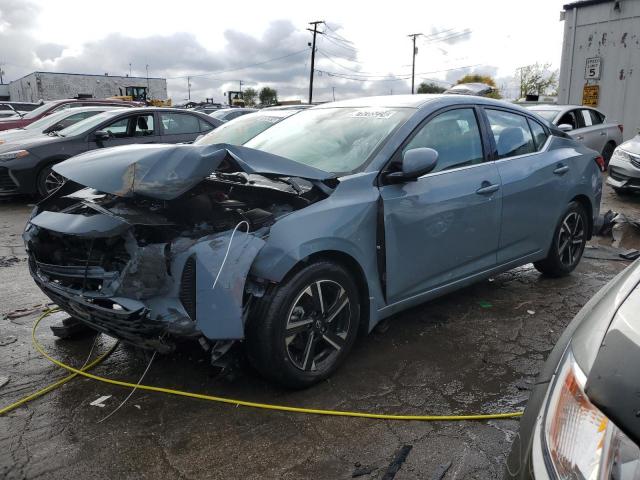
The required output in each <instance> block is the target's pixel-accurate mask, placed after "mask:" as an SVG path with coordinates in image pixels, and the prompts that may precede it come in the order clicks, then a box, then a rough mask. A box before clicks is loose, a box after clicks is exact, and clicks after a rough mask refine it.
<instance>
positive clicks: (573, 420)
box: [506, 261, 640, 480]
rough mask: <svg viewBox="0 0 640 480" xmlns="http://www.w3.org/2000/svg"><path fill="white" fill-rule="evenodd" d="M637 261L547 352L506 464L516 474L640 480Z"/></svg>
mask: <svg viewBox="0 0 640 480" xmlns="http://www.w3.org/2000/svg"><path fill="white" fill-rule="evenodd" d="M639 387H640V261H637V262H635V263H634V264H633V265H631V266H630V267H628V268H627V269H626V270H624V271H623V272H622V273H620V274H619V275H618V276H617V277H616V278H614V279H613V280H612V281H611V282H610V283H609V284H608V285H606V286H605V287H604V288H603V289H602V290H601V291H600V292H599V293H598V294H596V295H595V296H594V297H593V298H592V299H591V300H590V301H589V302H588V303H587V304H586V305H585V306H584V308H583V309H582V310H581V311H580V312H579V313H578V315H577V316H576V317H575V318H574V320H573V321H572V322H571V323H570V324H569V326H568V327H567V329H566V331H565V332H564V333H563V335H562V337H560V340H559V341H558V343H557V345H556V346H555V348H554V349H553V351H552V352H551V354H550V355H549V358H548V359H547V362H546V363H545V366H544V368H543V370H542V373H541V374H540V376H539V377H538V379H537V381H536V385H535V388H534V390H533V391H532V393H531V397H530V398H529V402H528V404H527V409H526V411H525V414H524V416H523V417H522V419H521V421H520V431H519V433H518V436H517V437H516V440H515V442H514V444H513V447H512V451H511V455H510V456H509V459H508V462H507V469H506V477H507V478H517V479H544V480H547V479H558V478H561V479H564V478H566V479H603V480H638V479H640V448H639V445H640V397H639V395H638V389H639Z"/></svg>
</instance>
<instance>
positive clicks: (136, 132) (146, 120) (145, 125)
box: [133, 115, 153, 137]
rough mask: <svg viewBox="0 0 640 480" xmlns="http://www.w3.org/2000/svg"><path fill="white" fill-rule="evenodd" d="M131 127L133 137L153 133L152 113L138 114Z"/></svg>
mask: <svg viewBox="0 0 640 480" xmlns="http://www.w3.org/2000/svg"><path fill="white" fill-rule="evenodd" d="M135 121H136V124H135V127H134V129H133V136H134V137H147V136H149V135H153V115H138V116H137V117H136V120H135Z"/></svg>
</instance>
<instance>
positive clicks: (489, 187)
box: [476, 182, 500, 195]
mask: <svg viewBox="0 0 640 480" xmlns="http://www.w3.org/2000/svg"><path fill="white" fill-rule="evenodd" d="M499 188H500V185H498V184H496V183H493V184H491V183H489V182H482V187H480V188H479V189H477V190H476V193H477V194H478V195H488V194H490V193H493V192H497V191H498V189H499Z"/></svg>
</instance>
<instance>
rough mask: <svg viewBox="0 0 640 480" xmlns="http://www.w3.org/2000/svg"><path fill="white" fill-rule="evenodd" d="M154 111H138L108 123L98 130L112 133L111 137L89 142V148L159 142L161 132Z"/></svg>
mask: <svg viewBox="0 0 640 480" xmlns="http://www.w3.org/2000/svg"><path fill="white" fill-rule="evenodd" d="M155 123H156V122H155V121H154V115H153V113H136V114H132V115H127V116H125V117H120V118H119V119H118V120H114V121H113V122H112V123H110V124H108V125H104V126H101V127H100V128H98V129H97V130H104V131H107V132H109V133H110V134H111V136H110V137H109V139H107V140H102V141H96V140H91V141H90V142H89V148H92V149H93V148H103V147H117V146H118V145H130V144H132V143H158V142H160V133H159V131H158V127H157V125H155Z"/></svg>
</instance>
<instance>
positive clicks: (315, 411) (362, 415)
mask: <svg viewBox="0 0 640 480" xmlns="http://www.w3.org/2000/svg"><path fill="white" fill-rule="evenodd" d="M46 316H47V313H45V314H43V315H41V316H40V317H39V318H38V320H36V322H35V323H34V325H33V329H32V331H31V338H32V340H33V344H34V346H35V348H36V350H38V352H40V354H41V355H42V356H44V357H45V358H46V359H47V360H49V361H50V362H52V363H54V364H55V365H58V366H59V367H62V368H64V369H66V370H68V371H70V372H72V373H73V374H74V375H81V376H83V377H86V378H91V379H92V380H97V381H99V382H103V383H108V384H110V385H117V386H120V387H125V388H137V389H138V390H146V391H149V392H158V393H166V394H169V395H177V396H181V397H189V398H197V399H200V400H208V401H211V402H219V403H227V404H230V405H235V406H243V407H252V408H260V409H264V410H278V411H282V412H293V413H306V414H314V415H330V416H336V417H358V418H375V419H380V420H419V421H460V420H492V419H504V418H515V417H520V416H521V415H522V413H523V412H521V411H520V412H509V413H491V414H475V415H389V414H384V413H369V412H348V411H341V410H323V409H315V408H301V407H289V406H286V405H270V404H266V403H257V402H248V401H245V400H236V399H233V398H224V397H216V396H212V395H204V394H201V393H193V392H185V391H182V390H173V389H170V388H162V387H154V386H151V385H142V384H140V385H136V384H134V383H129V382H122V381H120V380H112V379H110V378H105V377H101V376H99V375H93V374H91V373H87V372H86V371H83V370H80V369H76V368H73V367H71V366H69V365H67V364H65V363H63V362H61V361H59V360H56V359H55V358H52V357H51V356H50V355H49V354H47V352H45V351H44V348H43V347H42V345H40V343H39V342H38V340H37V339H36V329H37V328H38V325H39V324H40V322H41V321H42V319H43V318H45V317H46Z"/></svg>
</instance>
